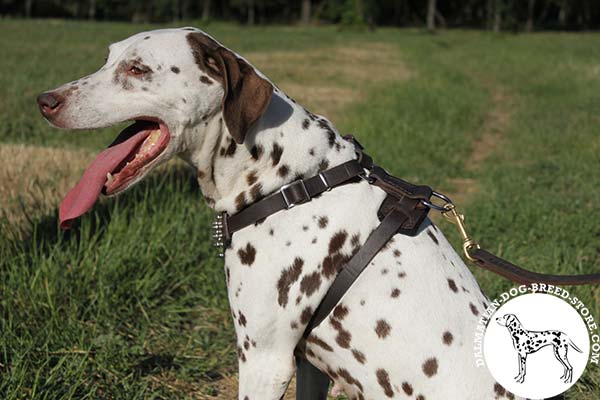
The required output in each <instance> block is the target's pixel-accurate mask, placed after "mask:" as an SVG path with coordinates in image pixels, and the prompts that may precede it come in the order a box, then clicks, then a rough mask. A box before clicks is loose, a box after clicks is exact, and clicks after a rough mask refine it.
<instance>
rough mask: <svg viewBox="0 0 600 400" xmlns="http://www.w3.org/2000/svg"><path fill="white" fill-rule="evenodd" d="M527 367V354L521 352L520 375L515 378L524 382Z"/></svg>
mask: <svg viewBox="0 0 600 400" xmlns="http://www.w3.org/2000/svg"><path fill="white" fill-rule="evenodd" d="M526 368H527V354H524V355H523V354H519V375H517V377H516V378H515V380H516V381H517V382H519V383H523V381H524V380H525V374H527V371H526Z"/></svg>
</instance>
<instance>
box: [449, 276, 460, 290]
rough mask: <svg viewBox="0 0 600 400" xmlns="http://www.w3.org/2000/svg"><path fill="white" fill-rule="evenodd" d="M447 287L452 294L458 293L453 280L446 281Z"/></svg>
mask: <svg viewBox="0 0 600 400" xmlns="http://www.w3.org/2000/svg"><path fill="white" fill-rule="evenodd" d="M448 286H449V287H450V290H452V291H453V292H454V293H458V287H457V286H456V282H454V280H453V279H448Z"/></svg>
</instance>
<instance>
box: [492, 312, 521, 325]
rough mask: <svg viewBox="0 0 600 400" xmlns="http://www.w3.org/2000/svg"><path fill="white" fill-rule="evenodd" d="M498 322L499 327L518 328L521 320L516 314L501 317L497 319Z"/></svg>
mask: <svg viewBox="0 0 600 400" xmlns="http://www.w3.org/2000/svg"><path fill="white" fill-rule="evenodd" d="M496 322H497V323H498V324H499V325H501V326H506V327H516V326H517V325H519V320H518V319H517V316H516V315H514V314H505V315H503V316H501V317H497V318H496Z"/></svg>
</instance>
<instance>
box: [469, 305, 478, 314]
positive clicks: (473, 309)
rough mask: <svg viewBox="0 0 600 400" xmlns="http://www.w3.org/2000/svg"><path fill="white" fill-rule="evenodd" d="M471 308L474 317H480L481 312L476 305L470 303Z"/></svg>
mask: <svg viewBox="0 0 600 400" xmlns="http://www.w3.org/2000/svg"><path fill="white" fill-rule="evenodd" d="M469 308H470V309H471V312H472V313H473V315H474V316H478V315H479V310H478V309H477V307H476V306H475V304H473V303H469Z"/></svg>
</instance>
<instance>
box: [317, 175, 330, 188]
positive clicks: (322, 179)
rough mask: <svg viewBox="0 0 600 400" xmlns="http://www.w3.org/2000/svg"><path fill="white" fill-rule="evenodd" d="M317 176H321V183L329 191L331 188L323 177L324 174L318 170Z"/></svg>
mask: <svg viewBox="0 0 600 400" xmlns="http://www.w3.org/2000/svg"><path fill="white" fill-rule="evenodd" d="M319 178H321V182H323V185H325V187H326V188H327V189H325V191H327V192H329V191H330V190H331V186H329V183H327V179H325V175H323V172H319Z"/></svg>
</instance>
